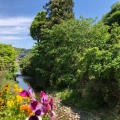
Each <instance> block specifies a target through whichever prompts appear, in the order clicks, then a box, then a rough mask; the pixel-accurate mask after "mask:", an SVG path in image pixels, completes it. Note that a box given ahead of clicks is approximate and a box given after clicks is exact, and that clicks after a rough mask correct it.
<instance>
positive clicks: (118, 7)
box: [102, 2, 120, 26]
mask: <svg viewBox="0 0 120 120" xmlns="http://www.w3.org/2000/svg"><path fill="white" fill-rule="evenodd" d="M102 21H103V22H104V23H105V24H106V25H109V26H111V25H112V23H115V22H117V23H118V24H119V25H120V2H116V3H115V4H113V5H112V7H111V11H110V12H108V13H107V14H105V15H104V17H103V19H102Z"/></svg>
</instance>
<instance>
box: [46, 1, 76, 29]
mask: <svg viewBox="0 0 120 120" xmlns="http://www.w3.org/2000/svg"><path fill="white" fill-rule="evenodd" d="M73 7H74V3H73V1H72V0H50V1H49V2H48V3H46V5H45V6H44V9H45V10H46V11H47V15H48V19H49V21H50V25H51V27H52V26H53V25H54V24H60V23H62V22H63V21H66V20H69V19H72V18H74V14H73Z"/></svg>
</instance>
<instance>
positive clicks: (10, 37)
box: [0, 36, 21, 42]
mask: <svg viewBox="0 0 120 120" xmlns="http://www.w3.org/2000/svg"><path fill="white" fill-rule="evenodd" d="M20 39H21V37H17V36H0V42H5V41H8V40H20Z"/></svg>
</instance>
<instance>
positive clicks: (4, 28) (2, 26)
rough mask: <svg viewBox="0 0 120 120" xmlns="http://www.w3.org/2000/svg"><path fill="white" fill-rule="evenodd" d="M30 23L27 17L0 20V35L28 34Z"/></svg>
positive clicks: (30, 19) (30, 20)
mask: <svg viewBox="0 0 120 120" xmlns="http://www.w3.org/2000/svg"><path fill="white" fill-rule="evenodd" d="M32 21H33V18H29V17H9V18H0V35H4V34H5V35H6V34H11V35H12V34H29V27H30V25H31V23H32Z"/></svg>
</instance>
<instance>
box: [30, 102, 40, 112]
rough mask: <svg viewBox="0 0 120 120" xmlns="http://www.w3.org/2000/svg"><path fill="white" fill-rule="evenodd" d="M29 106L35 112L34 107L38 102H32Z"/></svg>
mask: <svg viewBox="0 0 120 120" xmlns="http://www.w3.org/2000/svg"><path fill="white" fill-rule="evenodd" d="M30 105H31V108H32V109H33V110H36V106H37V105H38V102H37V101H32V103H31V104H30Z"/></svg>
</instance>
